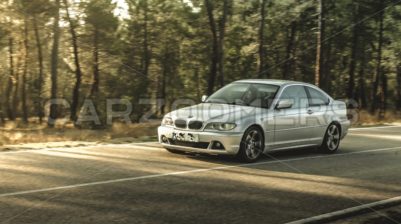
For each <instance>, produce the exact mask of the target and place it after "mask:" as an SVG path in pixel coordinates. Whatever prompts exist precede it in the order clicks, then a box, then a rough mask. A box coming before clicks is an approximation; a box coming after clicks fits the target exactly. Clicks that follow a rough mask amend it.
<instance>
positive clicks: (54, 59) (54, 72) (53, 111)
mask: <svg viewBox="0 0 401 224" xmlns="http://www.w3.org/2000/svg"><path fill="white" fill-rule="evenodd" d="M59 21H60V0H56V14H55V17H54V24H53V46H52V52H51V76H50V79H51V92H50V98H51V99H53V100H54V99H56V98H57V78H58V77H57V76H58V52H59V41H60V27H59ZM56 119H57V105H56V104H51V105H50V113H49V120H48V122H47V124H48V126H49V127H54V125H55V120H56Z"/></svg>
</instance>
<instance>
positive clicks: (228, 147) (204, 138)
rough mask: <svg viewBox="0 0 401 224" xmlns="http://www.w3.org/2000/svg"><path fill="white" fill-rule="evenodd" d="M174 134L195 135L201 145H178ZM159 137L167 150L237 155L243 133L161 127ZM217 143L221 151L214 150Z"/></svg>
mask: <svg viewBox="0 0 401 224" xmlns="http://www.w3.org/2000/svg"><path fill="white" fill-rule="evenodd" d="M174 132H185V133H191V134H195V135H197V136H198V141H199V144H195V143H194V144H177V143H176V142H175V141H172V139H171V136H172V134H173V133H174ZM163 136H164V137H167V138H168V139H169V141H168V142H165V141H163V140H162V138H163ZM158 137H159V142H160V143H161V144H162V145H163V147H165V148H167V149H174V150H179V151H184V152H195V153H206V154H218V155H236V154H237V153H238V151H239V147H240V142H241V138H242V133H231V132H204V131H192V130H179V129H175V128H173V127H165V126H161V127H159V129H158ZM217 142H218V143H220V144H221V145H222V146H223V147H222V148H220V149H214V147H213V146H214V144H215V143H217ZM198 145H199V147H198Z"/></svg>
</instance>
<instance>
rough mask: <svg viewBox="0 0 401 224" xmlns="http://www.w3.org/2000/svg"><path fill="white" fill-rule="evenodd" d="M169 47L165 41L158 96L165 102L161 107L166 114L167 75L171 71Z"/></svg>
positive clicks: (162, 113)
mask: <svg viewBox="0 0 401 224" xmlns="http://www.w3.org/2000/svg"><path fill="white" fill-rule="evenodd" d="M168 67H169V48H168V43H165V47H164V55H163V61H162V70H163V71H162V77H161V86H160V87H159V88H158V91H159V94H158V98H159V99H163V100H164V102H163V104H162V105H161V107H160V114H161V115H164V114H165V110H166V106H165V105H166V103H167V102H166V101H167V99H166V98H167V90H166V89H167V75H168V73H169V68H168ZM158 83H159V82H158Z"/></svg>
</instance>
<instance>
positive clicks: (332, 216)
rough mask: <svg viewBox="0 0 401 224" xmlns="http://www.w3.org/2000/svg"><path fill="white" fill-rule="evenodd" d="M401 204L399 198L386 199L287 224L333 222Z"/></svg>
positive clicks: (400, 198)
mask: <svg viewBox="0 0 401 224" xmlns="http://www.w3.org/2000/svg"><path fill="white" fill-rule="evenodd" d="M400 203H401V196H399V197H394V198H390V199H386V200H383V201H377V202H373V203H369V204H363V205H360V206H356V207H352V208H347V209H343V210H339V211H335V212H330V213H326V214H323V215H318V216H314V217H310V218H306V219H301V220H297V221H293V222H289V223H287V224H306V223H322V222H328V221H334V220H338V219H341V218H346V217H350V216H352V215H355V214H358V213H360V212H363V211H372V210H374V209H377V208H382V207H391V206H394V205H397V204H400Z"/></svg>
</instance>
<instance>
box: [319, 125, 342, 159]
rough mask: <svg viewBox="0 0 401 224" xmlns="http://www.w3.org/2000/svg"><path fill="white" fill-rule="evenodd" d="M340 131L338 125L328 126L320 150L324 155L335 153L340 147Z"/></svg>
mask: <svg viewBox="0 0 401 224" xmlns="http://www.w3.org/2000/svg"><path fill="white" fill-rule="evenodd" d="M340 141H341V131H340V128H339V126H338V125H336V124H330V125H329V127H328V128H327V131H326V135H325V136H324V140H323V144H322V146H320V149H321V150H322V151H323V152H325V153H335V152H337V150H338V147H339V146H340Z"/></svg>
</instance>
